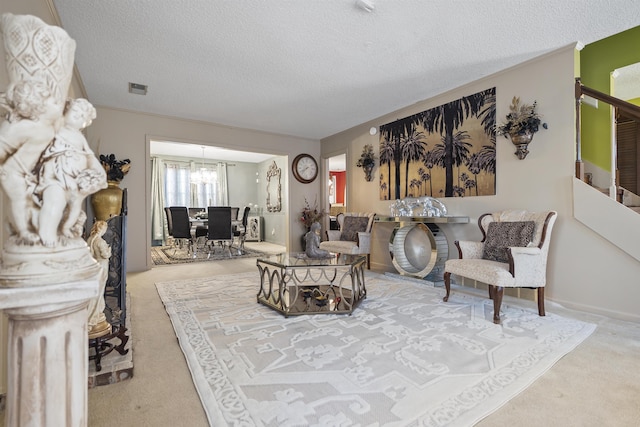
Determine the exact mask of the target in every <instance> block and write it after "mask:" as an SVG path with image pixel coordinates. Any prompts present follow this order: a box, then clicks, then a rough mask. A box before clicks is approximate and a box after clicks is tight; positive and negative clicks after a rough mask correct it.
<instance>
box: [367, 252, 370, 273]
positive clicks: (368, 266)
mask: <svg viewBox="0 0 640 427" xmlns="http://www.w3.org/2000/svg"><path fill="white" fill-rule="evenodd" d="M367 270H371V254H367Z"/></svg>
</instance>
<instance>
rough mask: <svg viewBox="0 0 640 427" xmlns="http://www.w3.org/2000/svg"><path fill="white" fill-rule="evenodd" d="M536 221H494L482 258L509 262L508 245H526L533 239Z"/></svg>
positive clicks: (491, 224) (490, 225)
mask: <svg viewBox="0 0 640 427" xmlns="http://www.w3.org/2000/svg"><path fill="white" fill-rule="evenodd" d="M534 229H535V222H533V221H504V222H499V221H496V222H492V223H490V224H489V228H488V230H487V237H486V239H485V242H484V248H483V250H482V258H484V259H488V260H492V261H498V262H509V256H508V255H507V248H508V247H513V246H515V247H525V246H527V245H528V244H529V243H530V242H531V240H532V239H533V232H534Z"/></svg>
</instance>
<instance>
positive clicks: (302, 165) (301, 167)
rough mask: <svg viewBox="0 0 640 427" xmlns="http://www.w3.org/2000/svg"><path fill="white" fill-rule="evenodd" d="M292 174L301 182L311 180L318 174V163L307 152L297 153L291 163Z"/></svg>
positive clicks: (305, 182) (307, 182) (304, 182)
mask: <svg viewBox="0 0 640 427" xmlns="http://www.w3.org/2000/svg"><path fill="white" fill-rule="evenodd" d="M291 169H292V170H293V176H295V177H296V179H297V180H298V181H300V182H302V183H303V184H309V183H310V182H313V181H314V180H315V179H316V177H317V176H318V163H316V159H314V158H313V157H312V156H310V155H309V154H298V155H297V156H296V158H295V159H293V164H292V165H291Z"/></svg>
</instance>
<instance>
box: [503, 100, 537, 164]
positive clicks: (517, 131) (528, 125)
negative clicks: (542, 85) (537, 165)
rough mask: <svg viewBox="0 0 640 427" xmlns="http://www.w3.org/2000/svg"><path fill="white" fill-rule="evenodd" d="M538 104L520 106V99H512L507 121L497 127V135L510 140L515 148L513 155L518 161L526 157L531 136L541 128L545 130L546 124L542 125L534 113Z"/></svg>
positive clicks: (535, 102)
mask: <svg viewBox="0 0 640 427" xmlns="http://www.w3.org/2000/svg"><path fill="white" fill-rule="evenodd" d="M537 106H538V104H537V101H534V102H533V104H532V105H529V104H521V103H520V98H519V97H517V96H514V97H513V100H512V101H511V106H510V107H509V114H507V120H506V122H504V123H503V124H501V125H500V126H498V129H497V133H498V134H499V135H504V137H505V138H507V137H509V138H511V142H512V143H513V144H514V145H515V146H516V152H515V155H516V156H518V158H519V159H520V160H522V159H524V158H525V157H527V154H529V150H527V147H528V145H529V143H530V142H531V140H532V139H533V135H534V134H535V133H536V132H538V130H540V126H542V128H544V129H547V124H546V123H542V118H541V117H542V116H541V115H540V114H538V112H537V111H536V108H537Z"/></svg>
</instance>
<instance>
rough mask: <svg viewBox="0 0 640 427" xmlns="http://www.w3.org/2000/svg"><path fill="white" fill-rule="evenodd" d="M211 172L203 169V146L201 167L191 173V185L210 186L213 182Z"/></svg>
mask: <svg viewBox="0 0 640 427" xmlns="http://www.w3.org/2000/svg"><path fill="white" fill-rule="evenodd" d="M213 178H214V174H213V171H210V170H207V168H205V167H204V146H203V147H202V167H201V168H200V170H198V171H195V172H191V176H190V181H191V183H192V184H195V185H200V184H211V183H212V182H213V181H214V179H213Z"/></svg>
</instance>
